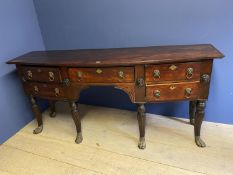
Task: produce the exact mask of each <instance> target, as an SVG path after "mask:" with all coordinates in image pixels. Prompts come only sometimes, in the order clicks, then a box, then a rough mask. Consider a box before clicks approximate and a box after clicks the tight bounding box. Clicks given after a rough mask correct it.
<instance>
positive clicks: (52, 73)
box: [20, 66, 61, 83]
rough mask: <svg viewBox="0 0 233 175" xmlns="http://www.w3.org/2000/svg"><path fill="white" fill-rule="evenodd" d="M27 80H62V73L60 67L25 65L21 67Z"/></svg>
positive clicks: (22, 73)
mask: <svg viewBox="0 0 233 175" xmlns="http://www.w3.org/2000/svg"><path fill="white" fill-rule="evenodd" d="M20 71H21V75H22V76H23V77H22V78H24V79H25V80H29V81H39V82H56V83H58V82H61V75H60V72H59V69H58V68H49V67H31V66H25V67H21V69H20Z"/></svg>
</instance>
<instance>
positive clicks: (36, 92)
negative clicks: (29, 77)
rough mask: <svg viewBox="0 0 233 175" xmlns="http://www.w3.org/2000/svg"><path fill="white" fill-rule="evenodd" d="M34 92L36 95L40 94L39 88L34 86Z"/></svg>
mask: <svg viewBox="0 0 233 175" xmlns="http://www.w3.org/2000/svg"><path fill="white" fill-rule="evenodd" d="M34 92H35V94H38V92H39V88H38V86H34Z"/></svg>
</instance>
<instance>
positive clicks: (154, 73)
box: [7, 44, 224, 149]
mask: <svg viewBox="0 0 233 175" xmlns="http://www.w3.org/2000/svg"><path fill="white" fill-rule="evenodd" d="M222 57H224V56H223V54H222V53H221V52H219V51H218V50H217V49H216V48H214V47H213V46H212V45H211V44H201V45H178V46H152V47H137V48H115V49H82V50H58V51H33V52H30V53H28V54H25V55H22V56H20V57H17V58H15V59H13V60H11V61H8V62H7V63H8V64H16V68H17V71H18V74H19V76H20V78H21V80H22V83H23V87H24V90H25V93H26V94H27V95H28V96H30V101H31V104H32V110H33V113H34V115H35V117H36V119H37V122H38V127H37V128H36V129H35V130H34V131H33V133H34V134H38V133H40V132H41V131H42V130H43V121H42V115H41V112H40V110H39V108H38V106H37V103H36V99H35V97H40V98H43V99H47V100H49V101H50V109H51V113H50V116H51V117H55V115H56V111H55V102H56V101H58V100H66V101H69V104H70V107H71V113H72V118H73V120H74V123H75V125H76V130H77V137H76V140H75V141H76V143H81V142H82V139H83V137H82V131H81V119H80V116H79V113H78V107H77V104H76V103H75V102H76V100H78V99H79V95H80V92H81V91H82V90H84V89H86V88H88V87H90V86H113V87H115V88H117V89H121V90H123V91H124V92H125V93H126V94H128V96H129V98H130V100H131V102H132V103H136V104H138V109H137V119H138V124H139V132H140V137H139V144H138V147H139V148H140V149H144V148H145V146H146V143H145V118H146V116H145V106H144V104H145V103H157V102H166V101H180V100H186V101H189V107H190V109H189V116H190V123H191V124H193V125H194V135H195V142H196V144H197V146H199V147H205V143H204V141H203V140H202V139H201V138H200V130H201V124H202V121H203V118H204V114H205V106H206V100H207V98H208V94H209V85H210V79H211V71H212V64H213V59H214V58H222Z"/></svg>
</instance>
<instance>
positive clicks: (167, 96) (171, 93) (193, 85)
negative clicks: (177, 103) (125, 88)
mask: <svg viewBox="0 0 233 175" xmlns="http://www.w3.org/2000/svg"><path fill="white" fill-rule="evenodd" d="M198 95H199V82H190V83H188V82H187V83H170V84H156V85H149V86H147V87H146V98H147V101H149V102H153V101H173V100H189V99H195V98H197V97H198Z"/></svg>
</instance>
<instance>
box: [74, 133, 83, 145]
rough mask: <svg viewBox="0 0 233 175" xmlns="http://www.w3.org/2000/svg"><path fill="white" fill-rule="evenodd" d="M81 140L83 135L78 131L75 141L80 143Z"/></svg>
mask: <svg viewBox="0 0 233 175" xmlns="http://www.w3.org/2000/svg"><path fill="white" fill-rule="evenodd" d="M82 141H83V136H82V133H81V132H80V133H78V134H77V137H76V140H75V142H76V143H77V144H79V143H81V142H82Z"/></svg>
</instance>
